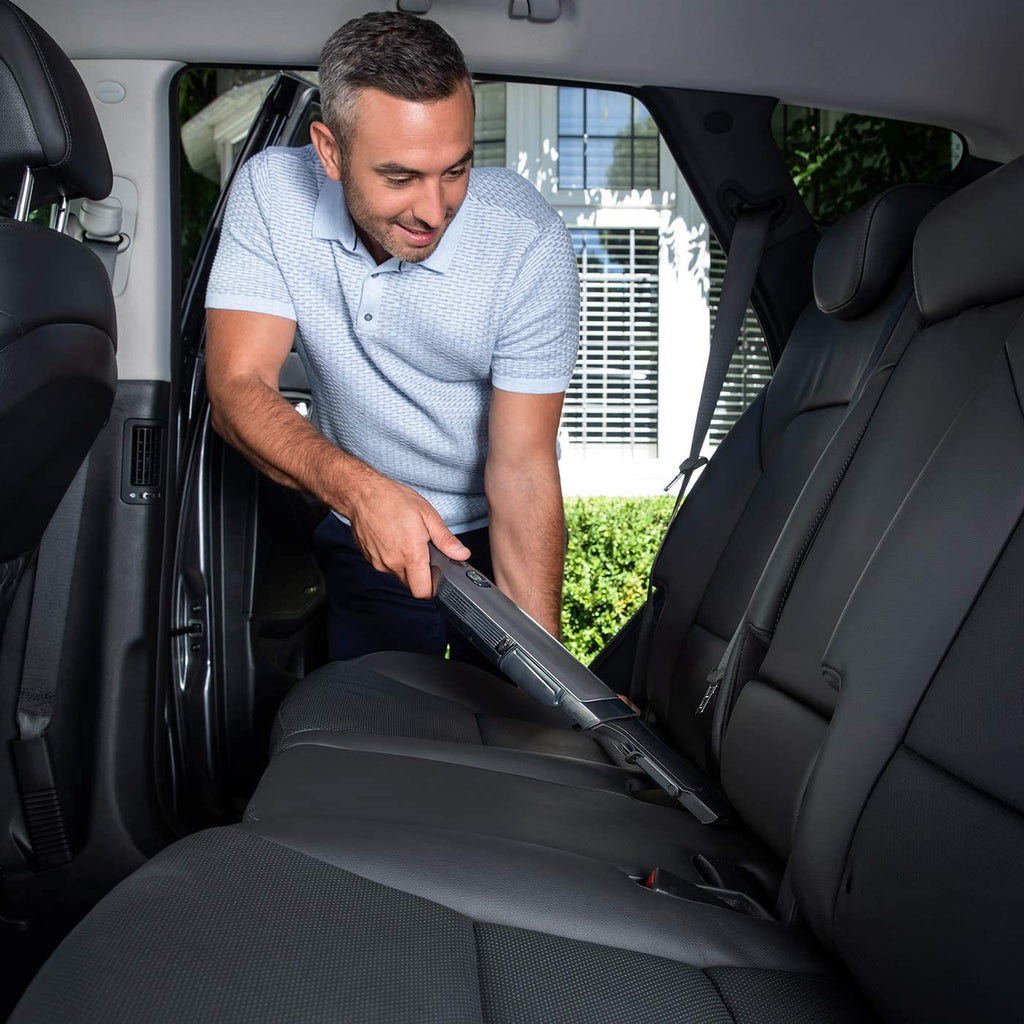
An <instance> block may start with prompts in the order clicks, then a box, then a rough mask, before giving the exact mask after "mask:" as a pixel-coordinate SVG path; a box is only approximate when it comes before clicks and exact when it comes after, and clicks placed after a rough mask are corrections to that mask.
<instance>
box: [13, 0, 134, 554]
mask: <svg viewBox="0 0 1024 1024" xmlns="http://www.w3.org/2000/svg"><path fill="white" fill-rule="evenodd" d="M5 83H6V84H5ZM11 89H14V90H15V92H14V93H12V92H11V91H10V90H11ZM33 140H35V141H34V142H33ZM33 145H34V146H35V147H36V149H35V150H33V149H32V146H33ZM26 147H27V148H26ZM26 163H27V164H29V165H30V166H32V167H33V168H34V169H35V170H36V171H37V173H36V180H37V183H41V185H42V188H41V190H40V189H39V188H37V190H36V192H35V200H36V201H37V203H38V201H39V200H41V199H44V198H46V197H47V196H50V197H51V198H52V197H53V196H54V195H56V194H57V192H61V193H64V194H69V195H76V194H79V193H81V192H84V193H85V194H87V195H90V196H96V197H99V196H103V195H106V193H107V192H108V191H109V189H110V161H109V159H108V158H107V151H106V147H105V145H104V143H103V137H102V135H101V134H100V130H99V124H98V122H97V120H96V114H95V111H94V110H93V107H92V102H91V100H90V99H89V96H88V94H87V93H86V91H85V86H84V84H83V83H82V80H81V78H79V76H78V73H77V72H76V71H75V69H74V67H72V65H71V62H70V61H69V60H68V59H67V57H66V56H65V55H64V54H63V53H62V52H61V51H60V49H59V48H58V47H57V46H56V44H55V43H54V42H53V40H52V39H50V37H49V36H47V35H46V34H45V33H44V32H43V31H42V30H41V29H40V28H39V26H37V25H36V24H35V23H34V22H33V21H32V20H31V19H30V18H28V17H26V16H25V15H24V14H23V13H22V12H21V11H19V10H18V9H17V8H16V7H14V6H13V5H12V4H9V3H7V2H6V0H0V191H3V190H4V189H6V188H7V186H8V185H10V184H12V183H13V187H14V189H15V190H16V189H17V185H18V183H19V182H20V180H21V172H22V169H23V167H24V165H25V164H26ZM40 168H42V170H39V169H40ZM115 343H116V327H115V312H114V299H113V296H112V294H111V290H110V281H109V279H108V277H107V274H106V271H105V270H104V268H103V265H102V263H101V262H100V260H99V259H98V257H97V256H96V255H95V254H94V253H92V252H90V251H89V250H88V249H86V248H85V247H84V246H83V245H81V244H80V243H79V242H76V241H74V240H73V239H71V238H69V237H67V236H64V235H60V234H58V233H57V232H56V231H51V230H48V229H47V228H44V227H42V226H40V225H36V224H28V223H22V222H18V221H11V220H2V219H0V524H2V529H0V562H8V561H10V560H12V559H17V558H19V557H21V556H24V555H25V554H27V553H28V552H31V551H32V549H33V548H35V546H36V545H37V544H38V543H39V540H40V538H41V537H42V534H43V531H44V530H45V529H46V525H47V523H48V522H49V521H50V518H51V517H52V515H53V513H54V511H55V509H56V507H57V504H58V502H59V501H60V499H61V497H62V496H63V494H64V492H65V490H66V489H67V486H68V484H70V482H71V480H72V478H73V477H74V475H75V472H76V471H77V469H78V467H79V466H80V465H81V463H82V460H83V459H84V458H85V455H86V452H88V450H89V447H90V446H91V445H92V442H93V440H94V439H95V437H96V435H97V434H98V432H99V430H100V428H101V427H102V426H103V424H104V422H105V421H106V419H107V416H108V414H109V412H110V407H111V404H112V402H113V399H114V392H115V389H116V386H117V367H116V362H115Z"/></svg>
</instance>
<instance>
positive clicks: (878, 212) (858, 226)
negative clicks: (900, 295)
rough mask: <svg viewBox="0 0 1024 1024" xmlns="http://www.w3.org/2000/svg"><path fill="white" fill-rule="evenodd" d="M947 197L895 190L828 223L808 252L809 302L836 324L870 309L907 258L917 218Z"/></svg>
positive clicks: (922, 188) (920, 188)
mask: <svg viewBox="0 0 1024 1024" xmlns="http://www.w3.org/2000/svg"><path fill="white" fill-rule="evenodd" d="M946 195H948V192H947V190H945V189H943V188H940V187H939V186H936V185H898V186H896V187H895V188H890V189H888V190H886V191H885V192H883V193H881V195H879V196H877V197H876V198H875V199H873V200H872V201H871V202H870V203H868V204H867V205H866V206H862V207H861V208H860V209H859V210H855V211H854V212H853V213H850V214H848V215H847V216H845V217H844V218H843V219H842V220H840V221H838V222H837V223H835V224H833V225H832V226H831V227H830V228H829V229H828V231H826V232H825V234H824V235H823V236H822V239H821V241H820V242H819V243H818V248H817V250H816V251H815V253H814V301H815V302H816V303H817V304H818V308H819V309H820V310H821V311H822V312H823V313H827V314H828V315H829V316H834V317H836V318H838V319H840V320H849V319H852V318H853V317H859V316H864V315H865V314H866V313H869V312H871V310H873V309H875V308H876V307H877V306H878V305H879V303H880V302H881V301H882V299H883V298H884V296H885V293H886V292H887V291H888V290H889V289H890V288H891V287H892V282H893V281H894V280H895V279H896V277H897V276H898V275H899V273H900V271H901V270H902V269H903V267H904V266H905V265H906V262H907V260H908V259H910V253H911V249H912V246H913V242H914V232H915V231H916V230H917V226H918V224H920V223H921V218H922V217H924V215H925V214H926V213H927V212H928V211H929V210H930V209H931V208H932V207H933V206H935V204H936V203H938V202H939V200H940V199H942V198H943V197H944V196H946Z"/></svg>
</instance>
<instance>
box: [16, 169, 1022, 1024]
mask: <svg viewBox="0 0 1024 1024" xmlns="http://www.w3.org/2000/svg"><path fill="white" fill-rule="evenodd" d="M1022 229H1024V163H1021V162H1017V163H1014V164H1011V165H1008V166H1007V167H1006V168H1003V169H1001V170H999V171H997V172H995V173H994V174H993V175H991V176H989V177H988V178H987V179H985V180H983V181H982V182H980V183H978V184H976V185H974V186H971V187H970V188H968V189H965V190H964V191H963V192H961V193H960V194H958V195H957V196H954V197H953V198H951V199H949V200H947V201H946V202H945V203H944V204H943V205H942V206H941V207H940V208H939V209H938V210H936V211H935V212H933V213H932V214H931V215H930V216H929V217H928V218H926V220H925V221H924V223H923V224H922V226H921V229H920V231H919V233H918V238H917V241H916V244H915V258H914V264H915V277H916V295H917V301H918V303H919V305H920V309H921V313H922V315H923V317H924V320H925V325H924V326H923V328H922V329H921V330H920V331H919V332H918V333H917V334H916V335H915V338H914V341H913V342H912V343H911V346H910V347H909V348H908V350H907V354H906V355H905V356H904V358H903V360H901V362H900V363H899V365H898V367H897V368H896V370H895V371H893V372H892V374H891V378H892V380H891V382H890V387H889V388H887V389H886V390H885V394H883V396H882V399H881V400H880V401H879V402H878V403H877V406H876V407H875V411H874V414H873V416H872V422H874V421H876V420H878V421H879V422H881V423H882V424H883V425H884V426H886V427H888V428H889V433H888V435H887V437H888V442H889V446H890V447H891V448H897V447H902V446H904V445H906V444H908V443H911V439H910V438H909V437H905V436H904V435H903V434H902V433H901V432H899V431H897V432H895V433H893V432H892V428H893V426H894V423H893V422H892V421H891V420H890V419H889V416H890V414H893V410H892V409H891V408H890V409H888V410H887V407H886V396H887V395H888V394H890V393H891V390H892V388H893V387H894V386H895V385H896V383H897V381H898V380H899V379H900V377H901V375H903V374H904V372H905V368H906V367H907V366H910V367H913V368H915V369H916V370H917V371H918V372H919V373H924V374H925V376H924V377H923V378H922V383H921V387H922V388H923V387H933V388H940V387H941V388H943V392H942V393H943V394H945V393H947V392H946V390H945V378H944V375H943V374H940V373H938V371H937V370H934V371H933V372H930V373H928V372H927V371H928V370H929V363H928V361H927V360H926V359H924V356H923V355H921V354H918V355H915V350H916V351H917V352H919V353H923V352H924V351H926V350H932V349H935V350H937V351H943V350H945V352H946V357H947V364H948V365H949V366H950V368H952V366H953V365H959V364H958V363H957V361H956V360H955V359H954V355H953V354H954V353H957V352H959V351H960V350H961V348H973V355H974V359H973V361H970V360H969V361H965V364H964V365H962V366H959V368H960V369H961V370H962V371H963V372H964V373H968V372H969V373H970V376H971V382H970V384H969V389H970V390H971V391H972V395H971V397H970V398H969V399H968V400H967V401H966V402H965V403H959V405H960V408H959V410H958V411H957V412H955V413H954V414H951V415H950V417H949V420H950V425H949V426H948V429H944V430H942V431H941V433H942V434H943V436H942V437H941V438H940V439H939V440H938V443H937V445H936V446H933V447H934V452H933V453H932V455H931V457H930V458H929V459H928V460H927V462H926V464H925V465H924V468H923V469H922V470H921V472H920V474H919V475H916V481H915V482H913V484H912V486H910V487H909V489H908V493H907V494H906V496H905V498H904V499H902V501H901V502H900V503H899V507H898V509H896V510H895V514H894V515H893V516H892V517H890V518H891V521H890V522H889V523H888V525H887V527H886V528H885V529H884V531H883V535H882V537H881V540H880V542H879V543H877V545H874V546H873V553H872V554H871V556H870V557H869V558H868V559H866V560H865V561H866V565H864V566H863V567H862V571H861V572H860V573H859V579H858V580H857V581H856V582H855V585H854V586H853V587H852V588H851V590H852V592H851V593H850V594H849V598H848V600H846V599H844V607H843V608H842V609H841V611H840V614H839V616H838V623H837V624H836V626H835V629H834V631H833V633H832V636H831V639H830V640H829V642H828V646H827V650H826V652H825V665H826V667H827V674H828V678H829V680H830V684H831V686H832V687H835V688H836V689H835V692H836V693H837V694H838V695H839V699H838V703H837V706H836V708H835V713H834V717H833V721H832V723H831V725H830V727H829V728H828V730H827V736H826V737H825V740H824V743H823V744H822V745H821V748H820V752H819V753H818V755H817V757H816V761H815V764H814V767H813V770H811V772H810V782H809V785H808V786H807V788H806V796H805V798H804V800H803V802H802V806H801V809H800V814H799V821H798V826H797V829H796V833H795V845H794V849H793V855H792V857H791V860H790V880H791V884H792V889H793V892H794V893H795V895H796V899H797V903H798V906H799V909H800V913H801V917H802V919H803V920H804V921H805V922H806V924H807V925H808V926H809V927H808V929H807V930H805V929H804V928H802V927H799V926H793V925H790V924H785V923H782V922H779V921H766V920H757V919H755V918H752V917H749V916H745V915H742V914H739V913H736V912H734V911H731V910H727V909H724V908H721V907H714V906H708V905H706V904H703V903H700V902H694V901H691V900H686V899H675V898H673V897H670V896H666V895H662V894H659V893H654V892H651V891H650V890H648V889H645V888H643V887H641V886H639V885H637V884H636V883H635V882H634V881H633V880H631V879H630V878H629V877H628V875H626V874H625V873H624V872H622V871H621V870H619V869H618V868H616V867H615V866H613V865H611V864H608V863H604V862H602V861H601V859H600V858H599V857H596V856H585V855H582V854H579V853H569V852H566V851H565V850H560V849H551V848H545V847H543V846H539V845H536V844H531V843H527V842H517V841H514V840H510V839H508V838H502V837H496V836H488V835H481V834H479V833H477V832H475V831H474V830H473V829H471V828H465V829H460V828H453V827H450V826H449V825H447V823H445V822H443V821H439V822H436V823H435V824H433V825H431V826H427V825H423V826H415V825H409V824H407V823H402V822H397V821H382V820H370V819H367V818H363V817H351V818H345V817H341V816H338V815H336V814H331V813H328V812H329V810H330V809H329V808H320V809H319V810H317V809H313V808H308V807H296V808H295V809H294V811H293V813H291V814H287V815H286V814H283V813H282V814H281V815H278V816H275V817H273V818H271V819H268V820H262V821H259V822H253V821H249V822H246V823H243V824H242V825H238V826H232V827H227V828H221V829H214V830H210V831H207V832H203V833H199V834H197V835H194V836H191V837H189V838H188V839H185V840H183V841H181V842H179V843H176V844H174V845H173V846H171V847H170V848H168V849H167V850H165V851H164V852H163V853H161V854H159V855H158V856H157V857H155V858H154V859H153V860H152V861H151V862H150V863H149V864H148V865H147V866H146V867H144V868H143V869H142V870H140V871H139V872H137V873H136V874H135V875H134V876H132V877H131V878H129V879H127V880H126V881H125V882H124V883H122V884H121V885H120V886H119V887H118V888H117V889H116V890H114V892H113V893H111V894H110V895H109V896H108V897H107V898H106V899H105V900H103V901H102V902H101V903H100V904H99V905H98V906H97V907H96V909H95V910H94V911H93V912H92V913H91V914H90V915H89V916H88V917H87V918H86V919H85V920H84V921H83V922H82V924H81V925H80V926H79V927H78V928H77V929H76V930H75V931H74V932H73V933H72V934H71V935H70V936H69V937H68V938H67V939H66V940H65V942H64V943H63V944H62V945H61V947H60V948H59V949H58V950H57V952H56V953H55V954H54V956H53V957H52V958H51V959H50V961H49V962H48V964H47V965H46V966H45V967H44V968H43V970H42V971H41V972H40V974H39V976H38V977H37V978H36V980H35V981H34V982H33V984H32V985H31V986H30V988H29V990H28V991H27V993H26V995H25V997H24V998H23V1000H22V1002H21V1004H20V1005H19V1007H18V1008H17V1009H16V1010H15V1013H14V1016H13V1017H12V1018H11V1020H12V1021H13V1022H15V1024H25V1022H48V1021H54V1022H56V1021H60V1022H61V1024H72V1022H86V1021H101V1020H102V1021H112V1022H119V1021H137V1020H146V1021H151V1022H163V1021H168V1022H169V1021H174V1022H190V1021H200V1020H202V1021H206V1020H217V1021H224V1022H233V1021H238V1022H243V1021H244V1022H245V1024H253V1022H260V1021H278V1020H289V1021H308V1022H320V1021H359V1022H362V1024H372V1022H377V1021H380V1022H384V1021H387V1022H397V1021H410V1022H412V1021H417V1022H419V1021H439V1022H447V1021H452V1022H465V1021H483V1022H488V1024H490V1022H498V1021H512V1020H514V1021H517V1022H520V1021H521V1022H530V1021H537V1022H540V1021H544V1022H550V1021H564V1022H576V1021H578V1022H588V1024H604V1022H608V1024H613V1022H614V1024H622V1022H625V1021H668V1020H700V1021H702V1022H703V1021H708V1022H723V1024H725V1022H731V1021H733V1022H740V1024H747V1022H751V1024H753V1022H757V1024H774V1022H779V1024H782V1022H795V1021H815V1022H819V1021H822V1022H835V1024H853V1022H861V1021H873V1020H878V1019H880V1018H881V1019H885V1020H888V1021H901V1022H910V1024H918V1022H920V1024H925V1022H928V1024H945V1022H950V1024H952V1022H956V1024H960V1022H963V1021H968V1020H969V1021H975V1020H977V1021H993V1022H999V1021H1019V1020H1020V1019H1021V1011H1022V1005H1024V1003H1022V989H1021V983H1020V977H1019V975H1020V963H1021V962H1022V958H1024V916H1022V915H1021V914H1020V912H1019V908H1020V907H1021V905H1022V904H1024V871H1022V870H1021V868H1022V865H1024V740H1022V734H1021V729H1020V723H1021V721H1024V686H1022V681H1021V665H1022V664H1024V630H1022V628H1021V622H1022V612H1024V603H1022V589H1021V585H1020V580H1021V576H1022V573H1024V529H1022V528H1021V521H1022V516H1024V412H1022V406H1024V324H1021V323H1020V321H1021V318H1022V314H1024V299H1022V296H1024V249H1022V248H1021V246H1020V245H1019V238H1020V237H1021V231H1022ZM965 254H966V258H964V256H965ZM954 342H957V343H954ZM908 360H909V362H908ZM967 363H969V364H970V365H967ZM907 372H909V371H907ZM971 384H973V385H974V386H971ZM918 415H921V411H920V410H919V409H916V408H911V409H910V410H908V413H907V417H908V418H907V421H906V425H905V429H906V432H907V434H908V435H909V434H912V433H916V431H917V429H918V423H917V422H916V420H914V419H912V417H914V416H918ZM911 427H912V428H913V429H911ZM871 433H872V430H871V429H870V428H869V429H868V430H867V431H866V432H865V434H864V438H863V440H862V441H861V444H860V446H859V448H858V451H857V455H856V457H855V459H854V460H853V461H852V462H851V469H850V470H849V471H848V472H847V474H846V476H845V478H844V479H843V481H842V484H841V485H840V490H843V489H847V488H849V489H851V490H856V491H860V490H862V489H864V488H870V487H871V486H872V482H873V479H874V478H873V477H872V476H871V475H870V474H868V473H867V472H866V471H865V470H863V469H861V470H855V464H856V462H858V461H862V460H864V459H866V458H868V456H869V455H870V456H871V458H878V457H879V454H880V453H879V450H878V449H877V448H876V447H875V445H874V442H871V441H870V437H871ZM862 465H863V462H862ZM868 497H870V494H869V495H868ZM838 507H839V506H837V505H836V504H833V505H832V508H830V509H829V511H828V515H827V517H826V520H827V519H830V518H831V516H832V513H833V511H834V510H835V509H836V508H838ZM851 507H855V506H851ZM856 507H861V506H860V505H857V506H856ZM862 512H863V508H862ZM846 529H847V530H848V531H850V533H851V536H854V537H856V536H858V535H859V530H860V521H859V518H858V517H855V516H852V515H851V516H850V518H849V519H848V520H846ZM867 529H868V530H869V531H870V530H872V529H873V524H872V523H870V522H869V523H868V524H867ZM820 535H821V534H820V531H819V537H820ZM845 540H846V537H845V535H844V536H843V537H840V538H838V542H839V543H845ZM833 541H834V542H835V541H837V538H835V537H833ZM813 566H814V563H813V562H812V560H811V559H810V558H807V559H805V560H804V561H803V563H802V566H801V567H800V569H799V573H798V575H801V576H802V575H804V574H808V573H810V572H811V571H812V569H813ZM791 600H792V599H791ZM782 633H783V630H782V627H781V624H780V627H779V629H777V630H776V631H775V642H778V639H779V637H780V635H781V634H782ZM766 663H767V662H766ZM772 677H773V678H775V674H774V673H772ZM765 678H767V676H766V677H765ZM760 687H765V688H769V684H767V683H765V682H763V681H755V682H754V683H753V684H748V686H746V687H743V688H742V690H741V691H740V694H739V700H738V701H737V705H736V707H737V716H738V715H739V714H740V710H739V709H740V705H741V703H742V702H743V700H744V699H745V698H746V695H747V693H748V692H753V693H756V692H758V689H759V688H760ZM792 689H794V690H795V689H796V688H795V687H793V688H792ZM777 692H778V693H780V694H783V693H786V692H789V691H787V690H786V689H785V688H783V687H781V686H780V688H779V689H778V690H777ZM786 699H789V698H786ZM793 700H794V708H797V707H802V706H803V705H802V703H801V702H800V701H799V700H796V698H793ZM768 706H769V707H774V706H773V705H771V704H770V703H769V705H768ZM784 706H786V705H783V704H780V705H778V707H784ZM815 713H816V712H815ZM800 714H801V712H800V711H798V710H795V711H794V715H795V716H796V717H799V715H800ZM730 728H732V726H731V725H730ZM753 742H755V743H764V739H763V737H760V736H759V737H755V738H754V739H753ZM769 742H770V741H769ZM765 746H766V749H767V744H765ZM295 749H298V748H295ZM725 749H726V752H727V753H728V739H727V741H726V747H725ZM776 753H777V755H778V756H779V757H780V758H781V759H784V758H785V754H786V750H785V748H784V747H776ZM727 766H728V760H727V761H726V767H727ZM371 781H372V780H371ZM851 979H852V981H851Z"/></svg>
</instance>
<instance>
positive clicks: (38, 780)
mask: <svg viewBox="0 0 1024 1024" xmlns="http://www.w3.org/2000/svg"><path fill="white" fill-rule="evenodd" d="M11 753H12V754H13V757H14V770H15V774H16V776H17V780H18V788H19V789H20V790H21V807H22V813H23V815H24V820H25V828H26V830H27V831H28V838H29V842H30V843H31V845H32V867H33V868H34V870H36V871H45V870H46V869H47V868H55V867H59V866H60V865H62V864H67V863H69V862H70V860H71V842H70V836H69V834H68V828H67V823H66V822H65V820H64V812H63V810H62V809H61V805H60V797H59V795H58V793H57V781H56V777H55V775H54V772H53V763H52V761H51V760H50V749H49V744H48V741H47V739H46V736H45V735H43V736H33V737H31V738H29V739H24V740H20V739H19V740H11Z"/></svg>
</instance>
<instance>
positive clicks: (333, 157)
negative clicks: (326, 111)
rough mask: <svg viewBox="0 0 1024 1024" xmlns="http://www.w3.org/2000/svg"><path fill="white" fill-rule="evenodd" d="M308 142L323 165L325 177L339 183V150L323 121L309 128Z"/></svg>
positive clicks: (315, 122) (316, 122) (314, 123)
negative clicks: (311, 144)
mask: <svg viewBox="0 0 1024 1024" xmlns="http://www.w3.org/2000/svg"><path fill="white" fill-rule="evenodd" d="M309 140H310V142H312V143H313V148H314V149H315V150H316V155H317V156H318V157H320V163H322V164H323V165H324V170H325V171H326V172H327V177H328V178H331V179H333V180H334V181H341V148H340V147H339V145H338V143H337V140H336V139H335V138H334V133H333V132H332V131H331V129H330V128H328V127H327V125H325V124H324V123H323V121H314V122H313V123H312V124H311V125H310V126H309Z"/></svg>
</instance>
